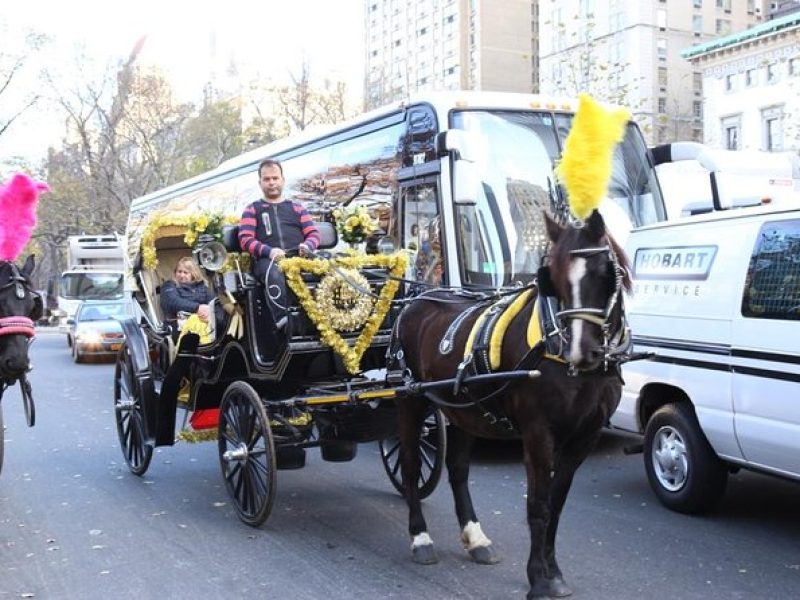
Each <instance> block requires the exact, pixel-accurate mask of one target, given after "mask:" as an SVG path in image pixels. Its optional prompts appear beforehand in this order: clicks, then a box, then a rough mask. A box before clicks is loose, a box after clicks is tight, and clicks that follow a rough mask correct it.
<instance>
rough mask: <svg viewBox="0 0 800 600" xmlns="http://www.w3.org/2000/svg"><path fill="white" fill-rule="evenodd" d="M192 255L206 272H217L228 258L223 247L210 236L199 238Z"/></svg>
mask: <svg viewBox="0 0 800 600" xmlns="http://www.w3.org/2000/svg"><path fill="white" fill-rule="evenodd" d="M204 238H210V239H204ZM193 254H194V255H195V260H196V261H197V263H198V264H199V265H200V266H201V267H203V268H204V269H206V270H208V271H219V270H220V269H221V268H222V267H223V265H224V264H225V260H226V259H227V258H228V251H227V250H225V246H223V245H222V244H221V243H220V242H218V241H217V240H216V239H214V236H211V235H209V236H206V235H201V236H200V238H199V243H198V245H197V247H196V248H195V249H194V251H193Z"/></svg>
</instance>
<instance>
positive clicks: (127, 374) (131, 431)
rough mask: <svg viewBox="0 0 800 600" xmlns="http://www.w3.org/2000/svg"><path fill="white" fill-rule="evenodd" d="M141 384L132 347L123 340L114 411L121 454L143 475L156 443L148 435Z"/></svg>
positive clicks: (115, 375) (117, 368)
mask: <svg viewBox="0 0 800 600" xmlns="http://www.w3.org/2000/svg"><path fill="white" fill-rule="evenodd" d="M142 401H143V397H142V388H141V386H140V384H139V382H138V381H137V380H136V374H135V372H134V368H133V360H132V359H131V355H130V349H129V348H128V345H127V344H123V345H122V348H121V349H120V351H119V354H118V355H117V363H116V368H115V370H114V414H115V415H116V419H117V434H118V435H119V444H120V446H121V447H122V454H123V456H124V457H125V462H126V463H128V468H129V469H130V471H131V473H133V474H134V475H144V473H145V471H147V467H149V466H150V459H152V458H153V446H152V445H150V444H148V443H147V441H146V439H145V423H144V412H143V411H142Z"/></svg>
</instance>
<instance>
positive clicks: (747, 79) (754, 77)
mask: <svg viewBox="0 0 800 600" xmlns="http://www.w3.org/2000/svg"><path fill="white" fill-rule="evenodd" d="M757 83H758V71H757V70H756V69H747V71H745V72H744V84H745V86H746V87H753V86H754V85H756V84H757Z"/></svg>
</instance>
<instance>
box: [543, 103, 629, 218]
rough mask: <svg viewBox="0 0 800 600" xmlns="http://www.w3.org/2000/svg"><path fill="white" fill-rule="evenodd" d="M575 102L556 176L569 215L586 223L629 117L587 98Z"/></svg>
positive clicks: (623, 111)
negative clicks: (560, 184) (563, 193)
mask: <svg viewBox="0 0 800 600" xmlns="http://www.w3.org/2000/svg"><path fill="white" fill-rule="evenodd" d="M579 98H580V104H579V105H578V111H577V112H576V113H575V119H574V120H573V123H572V129H570V132H569V135H568V136H567V140H566V142H565V143H564V153H563V155H562V157H561V161H560V162H559V164H558V165H557V166H556V175H557V176H558V178H559V180H560V181H561V182H562V183H563V184H564V187H565V188H566V190H567V194H568V195H569V207H570V210H571V211H572V214H573V215H575V217H577V218H578V219H586V218H588V217H589V215H591V214H592V211H593V210H594V209H596V208H597V207H598V206H599V205H600V202H601V201H602V200H603V198H604V197H605V196H606V191H607V189H608V180H609V179H610V178H611V166H612V158H613V155H614V146H616V144H617V143H619V142H620V141H621V140H622V138H623V137H624V135H625V125H626V124H627V123H628V121H629V120H630V113H629V112H628V111H627V110H626V109H616V110H607V109H605V108H604V107H603V106H602V105H600V103H599V102H597V101H596V100H594V99H593V98H592V97H591V96H589V95H588V94H581V95H580V96H579Z"/></svg>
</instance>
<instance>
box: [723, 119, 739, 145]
mask: <svg viewBox="0 0 800 600" xmlns="http://www.w3.org/2000/svg"><path fill="white" fill-rule="evenodd" d="M741 127H742V118H741V116H739V115H737V116H735V117H727V118H725V119H722V143H723V145H724V147H725V150H739V149H740V143H741V142H740V139H741Z"/></svg>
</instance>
